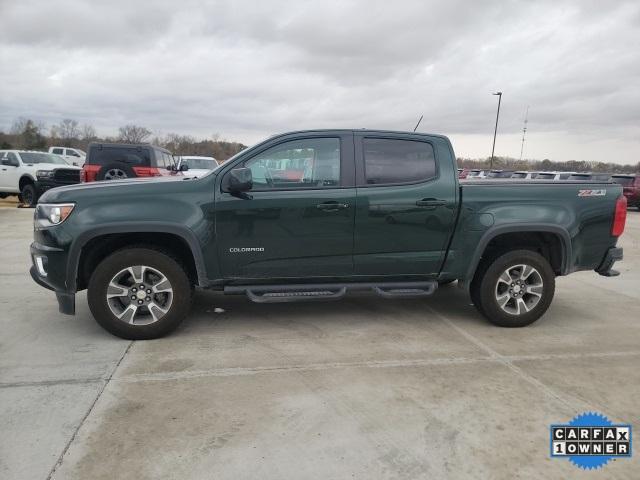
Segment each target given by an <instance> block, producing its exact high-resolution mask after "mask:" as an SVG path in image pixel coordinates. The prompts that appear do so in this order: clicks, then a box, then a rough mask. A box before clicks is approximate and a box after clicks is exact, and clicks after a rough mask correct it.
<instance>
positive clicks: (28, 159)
mask: <svg viewBox="0 0 640 480" xmlns="http://www.w3.org/2000/svg"><path fill="white" fill-rule="evenodd" d="M20 158H22V161H23V162H24V163H33V164H35V163H55V164H56V165H69V164H68V163H67V162H66V161H65V160H64V158H62V157H59V156H58V155H52V154H51V153H38V152H20Z"/></svg>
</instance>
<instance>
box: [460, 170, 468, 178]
mask: <svg viewBox="0 0 640 480" xmlns="http://www.w3.org/2000/svg"><path fill="white" fill-rule="evenodd" d="M468 175H469V169H468V168H459V169H458V178H460V179H465V178H467V176H468Z"/></svg>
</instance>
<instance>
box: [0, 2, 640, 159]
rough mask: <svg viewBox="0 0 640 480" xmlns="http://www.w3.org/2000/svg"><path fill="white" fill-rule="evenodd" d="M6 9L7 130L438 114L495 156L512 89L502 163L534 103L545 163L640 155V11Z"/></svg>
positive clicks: (462, 145)
mask: <svg viewBox="0 0 640 480" xmlns="http://www.w3.org/2000/svg"><path fill="white" fill-rule="evenodd" d="M0 14H1V16H2V18H3V27H2V28H1V29H0V85H1V86H0V127H3V128H7V127H8V126H9V125H10V124H11V122H12V120H13V119H14V118H16V117H18V116H29V117H35V118H37V119H39V120H43V121H45V122H49V123H52V122H57V121H59V120H60V118H62V117H73V118H77V119H79V120H81V121H83V122H89V123H92V124H94V125H96V127H97V128H98V129H99V131H101V132H102V133H107V134H108V133H113V132H114V131H115V129H116V128H117V126H118V125H121V124H124V123H130V122H136V123H141V124H144V125H145V126H147V127H149V128H151V129H153V130H154V131H155V132H156V133H167V132H173V131H175V132H180V133H192V134H196V135H203V136H205V135H210V134H212V133H214V132H219V133H221V134H222V135H224V136H226V137H228V138H233V139H237V140H240V141H245V142H252V141H255V140H257V139H259V138H260V137H262V136H265V135H269V134H272V133H274V132H278V131H284V130H291V129H298V128H315V127H333V126H340V127H356V128H360V127H368V128H391V129H409V128H412V127H413V125H414V124H415V121H416V120H417V118H418V117H419V115H420V114H423V113H424V115H425V119H424V120H423V124H422V127H421V128H424V129H425V130H429V131H434V132H438V133H445V134H450V135H451V136H452V137H453V138H454V140H455V144H454V147H456V149H457V151H458V152H459V153H461V154H463V155H473V156H484V155H487V154H488V148H489V147H490V139H491V134H492V131H493V124H492V123H493V119H494V117H493V116H494V114H495V97H493V96H491V92H493V91H496V90H502V91H503V92H504V96H503V110H502V112H501V122H500V133H501V134H502V136H501V137H500V138H499V141H498V147H497V151H498V153H500V154H504V155H507V154H511V155H516V154H519V145H518V142H517V140H516V139H517V138H518V132H519V131H520V129H521V128H522V120H523V118H522V117H523V114H524V110H525V108H526V106H527V105H530V107H531V108H530V124H529V127H530V132H531V140H530V142H528V143H527V152H528V153H529V155H531V156H548V157H550V158H556V159H568V158H584V159H587V160H589V159H593V160H596V159H610V160H613V161H625V162H635V161H638V160H640V158H639V157H638V147H640V89H638V88H637V85H638V84H640V61H639V60H640V55H639V54H638V52H640V4H638V3H637V2H633V1H630V2H622V1H621V2H607V4H606V9H604V8H603V4H602V3H601V2H595V1H591V2H581V1H576V2H558V1H554V2H524V1H514V2H504V1H498V0H496V1H486V2H466V1H449V2H433V1H405V2H395V3H393V2H389V1H388V0H387V1H378V0H362V1H356V0H351V1H348V0H347V1H334V2H331V1H323V2H310V1H295V2H294V1H290V2H284V1H268V2H257V1H256V2H231V1H229V2H201V1H196V0H183V1H182V2H180V3H179V4H176V2H174V1H153V2H132V1H127V2H125V1H120V0H114V1H110V2H89V1H80V0H58V1H56V2H40V1H30V0H3V2H2V3H1V4H0ZM603 136H605V137H606V142H600V143H598V142H595V139H596V138H597V139H598V140H603V138H602V137H603ZM482 138H485V139H486V145H487V147H486V149H484V150H483V149H482V148H484V147H481V145H484V144H483V143H482V142H483V141H484V140H481V139H482ZM559 138H562V139H563V140H562V141H559V140H558V139H559ZM585 139H587V140H585ZM590 139H591V140H590ZM585 143H589V144H590V148H585ZM550 146H552V149H551V151H550ZM608 156H611V157H613V158H608Z"/></svg>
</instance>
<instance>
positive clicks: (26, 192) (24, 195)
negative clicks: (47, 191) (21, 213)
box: [20, 183, 38, 207]
mask: <svg viewBox="0 0 640 480" xmlns="http://www.w3.org/2000/svg"><path fill="white" fill-rule="evenodd" d="M20 199H21V201H22V203H23V204H24V205H26V206H28V207H35V206H36V203H37V202H38V193H37V192H36V187H35V186H34V185H33V184H31V183H26V184H25V185H23V186H22V189H21V190H20Z"/></svg>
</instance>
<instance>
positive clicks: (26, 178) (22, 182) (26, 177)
mask: <svg viewBox="0 0 640 480" xmlns="http://www.w3.org/2000/svg"><path fill="white" fill-rule="evenodd" d="M29 183H30V184H32V185H35V184H36V180H35V178H33V177H32V176H31V175H29V174H28V173H23V174H22V176H21V177H20V180H18V190H20V191H22V187H24V186H25V185H27V184H29Z"/></svg>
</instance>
